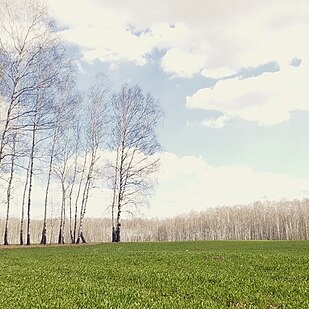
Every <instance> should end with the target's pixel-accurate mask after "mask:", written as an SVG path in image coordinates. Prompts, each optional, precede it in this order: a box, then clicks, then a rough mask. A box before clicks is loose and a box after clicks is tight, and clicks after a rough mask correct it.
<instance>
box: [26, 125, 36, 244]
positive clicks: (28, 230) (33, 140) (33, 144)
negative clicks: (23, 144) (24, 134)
mask: <svg viewBox="0 0 309 309" xmlns="http://www.w3.org/2000/svg"><path fill="white" fill-rule="evenodd" d="M35 121H36V120H34V123H35ZM32 134H33V135H32V149H31V154H30V170H29V190H28V208H27V245H30V244H31V240H30V224H31V218H30V209H31V193H32V178H33V165H34V151H35V143H36V124H34V125H33V133H32Z"/></svg>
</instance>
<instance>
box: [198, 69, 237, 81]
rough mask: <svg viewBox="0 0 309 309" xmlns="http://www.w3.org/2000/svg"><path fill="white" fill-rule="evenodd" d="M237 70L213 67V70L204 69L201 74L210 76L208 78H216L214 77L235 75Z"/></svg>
mask: <svg viewBox="0 0 309 309" xmlns="http://www.w3.org/2000/svg"><path fill="white" fill-rule="evenodd" d="M235 73H236V72H235V71H233V70H230V69H228V68H219V69H213V70H205V69H204V70H202V71H201V75H202V76H205V77H208V78H214V79H220V78H223V77H227V76H231V75H234V74H235Z"/></svg>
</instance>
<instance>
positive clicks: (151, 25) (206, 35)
mask: <svg viewBox="0 0 309 309" xmlns="http://www.w3.org/2000/svg"><path fill="white" fill-rule="evenodd" d="M48 3H49V4H50V6H51V7H52V9H53V13H54V15H55V16H56V17H57V18H58V20H59V21H61V22H62V24H64V25H67V26H68V30H66V31H65V32H64V36H65V38H66V39H67V40H68V41H70V42H73V43H76V44H78V45H80V46H82V47H83V48H84V50H83V53H84V56H85V59H87V60H92V59H96V58H99V59H101V60H103V61H135V62H136V63H138V64H140V65H142V64H145V63H146V62H147V55H150V54H151V53H152V52H153V51H154V50H155V49H156V48H159V49H163V50H166V55H164V56H163V59H162V67H163V69H164V70H165V71H166V72H167V73H171V74H173V75H179V76H183V77H191V76H192V75H193V74H194V73H200V72H203V73H202V74H203V75H207V74H208V73H207V72H210V73H211V74H210V77H212V76H216V77H217V76H219V75H218V72H220V71H224V72H225V71H233V72H237V71H238V70H239V69H240V68H241V67H249V66H253V67H254V66H257V65H259V64H261V63H267V62H270V61H278V62H279V64H280V65H281V66H282V65H283V64H284V63H287V62H288V61H290V60H291V59H292V58H293V57H300V58H302V59H304V58H305V57H307V55H308V52H309V47H308V46H309V42H308V40H307V39H306V37H307V34H308V32H309V2H308V1H306V0H299V1H297V2H296V1H280V2H278V1H276V0H261V1H251V0H250V1H238V0H237V1H217V2H214V1H204V0H195V1H193V2H192V1H191V2H190V1H176V0H168V1H166V0H156V1H154V0H150V1H147V2H143V1H139V0H132V1H127V2H124V1H114V0H103V1H97V0H88V1H85V0H77V1H73V0H67V1H65V2H64V1H60V0H49V1H48ZM150 8H151V9H150ZM213 74H215V75H213ZM219 77H221V76H219Z"/></svg>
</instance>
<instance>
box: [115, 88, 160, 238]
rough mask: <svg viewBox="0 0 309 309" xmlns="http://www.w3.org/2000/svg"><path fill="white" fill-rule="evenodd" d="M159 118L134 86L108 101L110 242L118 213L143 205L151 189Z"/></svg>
mask: <svg viewBox="0 0 309 309" xmlns="http://www.w3.org/2000/svg"><path fill="white" fill-rule="evenodd" d="M161 116H162V111H161V108H160V105H159V104H158V102H157V101H156V100H155V99H154V98H153V97H152V96H151V95H150V94H147V95H144V94H143V92H142V90H141V89H140V88H139V87H138V86H134V87H130V86H128V85H124V86H123V87H122V89H121V91H120V93H119V94H116V95H114V97H113V99H112V121H113V126H112V133H111V136H112V139H111V144H110V146H111V150H112V151H113V152H114V153H115V161H114V163H113V162H111V164H110V167H111V169H112V170H113V176H112V177H111V183H112V188H113V200H112V206H111V213H112V241H113V242H119V241H120V228H121V214H122V213H123V212H128V211H131V209H132V207H138V206H140V205H141V204H143V203H146V202H147V197H148V196H149V194H150V193H151V192H152V189H153V188H154V183H155V182H154V177H153V176H154V174H155V172H156V171H157V170H158V168H159V158H158V156H156V153H157V152H158V151H159V150H160V144H159V142H158V138H157V134H156V129H157V127H158V124H159V122H160V119H161Z"/></svg>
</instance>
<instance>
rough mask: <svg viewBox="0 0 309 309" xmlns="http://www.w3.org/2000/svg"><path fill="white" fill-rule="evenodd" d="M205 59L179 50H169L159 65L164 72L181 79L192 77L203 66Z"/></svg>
mask: <svg viewBox="0 0 309 309" xmlns="http://www.w3.org/2000/svg"><path fill="white" fill-rule="evenodd" d="M204 63H205V57H204V56H203V55H199V54H193V53H190V52H188V51H184V50H180V49H174V48H172V49H169V50H168V51H167V53H166V54H165V56H164V57H163V58H162V61H161V65H162V68H163V70H164V71H165V72H167V73H171V74H174V75H176V76H181V77H192V75H193V74H195V73H199V71H200V70H201V68H202V67H203V66H204Z"/></svg>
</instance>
